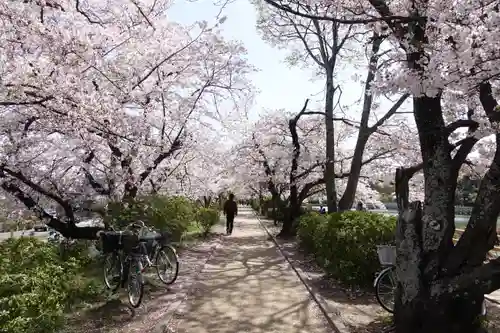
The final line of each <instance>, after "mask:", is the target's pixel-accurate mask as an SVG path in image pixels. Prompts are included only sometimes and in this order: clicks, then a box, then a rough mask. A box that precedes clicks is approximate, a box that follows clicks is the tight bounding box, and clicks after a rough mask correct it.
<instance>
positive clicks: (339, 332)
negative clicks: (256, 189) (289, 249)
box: [253, 211, 350, 333]
mask: <svg viewBox="0 0 500 333" xmlns="http://www.w3.org/2000/svg"><path fill="white" fill-rule="evenodd" d="M253 213H254V214H255V216H256V217H257V220H258V221H259V225H260V227H261V228H262V229H264V230H265V232H266V233H267V234H268V235H269V238H271V240H272V241H273V243H274V245H275V246H276V248H277V249H278V251H279V252H280V253H281V255H282V256H283V258H285V260H286V261H287V262H288V264H289V265H290V267H291V268H292V270H293V271H294V272H295V274H296V275H297V277H298V278H299V280H300V282H301V283H302V284H303V285H304V287H306V289H307V291H308V292H309V294H310V295H311V297H312V299H313V300H314V302H315V303H316V304H317V305H318V307H319V308H320V310H321V312H322V314H323V316H324V317H325V319H326V320H327V321H328V324H329V325H330V328H331V329H332V331H333V332H335V333H350V330H349V329H348V328H347V327H346V326H345V325H344V324H343V323H342V322H339V321H338V320H335V319H334V318H332V317H333V316H331V315H330V313H331V312H334V311H331V309H330V306H329V305H328V303H327V302H326V300H325V299H324V297H323V296H321V295H320V294H319V293H318V292H316V291H315V290H314V288H312V287H311V286H309V284H308V283H307V282H306V281H307V280H308V278H307V277H306V274H305V273H304V272H303V271H302V270H301V269H300V268H297V267H295V266H294V265H293V264H292V261H291V260H290V258H289V257H288V256H287V255H286V253H285V252H284V251H283V249H282V248H281V246H280V244H279V243H278V241H277V240H276V237H275V236H274V235H273V234H272V233H271V232H270V231H269V229H267V227H266V226H265V225H264V223H262V219H261V217H260V216H259V215H258V214H256V213H255V211H254V212H253Z"/></svg>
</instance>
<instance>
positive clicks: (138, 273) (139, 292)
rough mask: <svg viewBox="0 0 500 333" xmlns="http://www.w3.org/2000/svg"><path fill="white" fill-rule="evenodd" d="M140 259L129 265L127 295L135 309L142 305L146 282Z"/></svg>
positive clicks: (133, 260) (132, 261)
mask: <svg viewBox="0 0 500 333" xmlns="http://www.w3.org/2000/svg"><path fill="white" fill-rule="evenodd" d="M139 260H140V259H138V258H137V259H132V260H131V262H130V265H129V273H128V283H127V294H128V302H129V303H130V305H131V306H132V307H133V308H137V307H139V306H140V305H141V302H142V297H143V296H144V280H143V276H142V267H141V266H142V265H141V264H140V261H139Z"/></svg>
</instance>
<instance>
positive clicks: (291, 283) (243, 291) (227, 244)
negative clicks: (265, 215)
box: [155, 209, 332, 333]
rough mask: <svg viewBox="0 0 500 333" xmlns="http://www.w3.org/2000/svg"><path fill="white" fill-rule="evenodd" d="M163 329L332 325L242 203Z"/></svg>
mask: <svg viewBox="0 0 500 333" xmlns="http://www.w3.org/2000/svg"><path fill="white" fill-rule="evenodd" d="M161 331H163V332H179V333H187V332H189V333H223V332H227V333H235V332H246V333H260V332H266V333H273V332H280V333H281V332H283V333H285V332H286V333H299V332H301V333H302V332H303V333H306V332H307V333H324V332H332V328H331V327H330V326H329V324H328V322H327V321H326V319H325V318H324V317H323V315H322V313H321V312H320V309H319V307H318V306H317V304H316V303H314V301H313V300H312V299H311V298H310V295H309V293H308V292H307V289H306V288H305V287H304V285H303V284H302V283H301V282H300V280H299V279H298V277H297V275H296V274H295V273H294V271H293V270H292V269H291V267H290V266H289V264H288V263H287V262H286V260H285V259H284V258H283V256H282V255H281V254H280V253H279V252H278V250H277V249H276V247H275V246H274V244H273V243H272V242H271V241H269V240H268V239H267V234H266V233H265V231H264V230H263V229H262V228H261V227H260V225H259V222H258V220H257V219H256V218H255V217H254V216H253V214H252V212H251V211H250V210H249V209H243V210H242V212H241V213H240V215H239V216H238V217H237V218H236V220H235V230H234V231H233V234H232V235H231V236H228V237H227V238H226V239H225V240H224V241H223V243H222V245H221V246H220V247H219V248H218V249H217V250H216V251H215V253H214V255H213V256H212V258H211V259H210V260H209V261H208V263H207V264H206V265H205V268H204V269H203V270H202V272H201V273H200V275H198V278H197V282H196V283H195V288H194V289H193V290H192V291H191V293H190V294H189V295H188V298H187V300H186V301H185V302H184V303H183V304H182V305H181V307H180V308H179V309H178V310H177V311H176V313H175V314H174V317H173V320H172V321H171V322H170V323H169V325H168V329H162V330H161ZM161 331H159V330H155V333H157V332H161Z"/></svg>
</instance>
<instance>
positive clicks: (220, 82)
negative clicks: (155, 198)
mask: <svg viewBox="0 0 500 333" xmlns="http://www.w3.org/2000/svg"><path fill="white" fill-rule="evenodd" d="M167 9H168V2H161V1H132V2H130V3H127V4H122V3H120V4H118V3H115V2H114V1H112V0H110V1H106V2H97V1H96V2H94V1H90V2H87V3H86V5H85V6H83V5H82V4H80V3H79V2H78V1H77V2H76V3H75V2H73V1H58V2H43V3H42V2H40V3H38V2H27V3H24V2H18V1H12V2H6V3H2V4H0V16H1V17H2V21H1V23H0V40H1V42H2V45H3V47H4V50H5V52H3V53H2V55H1V56H0V64H1V65H0V69H1V81H0V85H1V89H0V91H1V92H0V109H1V110H2V114H3V117H4V122H3V123H2V125H1V128H0V133H1V134H0V137H1V138H2V143H3V145H2V152H1V158H2V161H1V162H2V163H1V165H0V176H1V178H2V184H1V185H0V186H1V187H2V189H4V190H5V191H6V192H8V193H10V194H11V195H13V196H15V197H16V198H17V199H19V200H20V201H21V202H23V203H24V205H25V206H26V207H27V208H29V209H31V210H33V211H35V212H36V214H37V215H38V216H39V217H40V218H43V219H44V220H45V221H47V222H48V225H49V226H51V227H53V228H55V229H57V230H58V231H60V232H61V233H62V234H63V235H64V236H67V237H74V238H93V237H95V232H96V230H97V229H96V228H77V227H76V226H75V222H76V218H75V215H74V208H75V207H74V206H75V203H74V201H75V200H74V198H78V200H82V198H85V197H89V198H91V197H93V196H95V195H97V194H99V195H104V196H107V197H108V198H109V199H110V200H130V199H133V198H134V197H136V196H137V195H138V193H141V192H151V191H153V192H155V191H158V190H160V189H161V185H162V184H163V183H165V182H166V179H177V180H178V181H180V180H182V177H183V171H184V170H182V168H180V165H182V164H185V163H186V162H187V160H188V159H189V158H190V156H189V155H190V154H191V155H193V152H195V151H197V150H196V143H197V142H198V141H197V140H198V139H199V134H200V133H199V132H198V131H199V127H198V126H197V124H199V123H207V122H217V121H219V120H221V119H224V118H225V117H226V116H227V115H228V114H229V113H231V112H234V110H237V109H238V107H237V106H238V104H239V103H240V102H241V101H242V100H244V99H245V98H246V95H247V94H248V92H249V89H250V88H251V87H250V85H249V84H248V82H247V80H246V73H248V72H249V71H251V70H252V68H251V67H250V66H248V65H247V63H246V62H245V60H244V59H243V58H242V57H241V56H242V55H243V54H244V52H245V50H244V48H243V47H242V46H241V45H240V44H238V43H235V42H232V41H226V40H224V39H223V38H222V37H221V35H220V27H219V26H220V24H221V23H220V22H219V23H216V24H215V26H212V27H209V26H207V24H206V23H205V22H199V23H197V24H196V25H195V26H191V27H184V26H181V25H179V24H176V23H174V22H171V21H169V20H168V19H167V17H166V11H167ZM220 105H224V106H226V107H225V108H224V109H221V108H219V107H216V106H220ZM187 148H188V149H190V151H191V152H190V154H189V153H188V152H186V149H187ZM191 157H192V156H191ZM181 171H182V172H181ZM41 198H45V199H49V200H50V201H52V202H53V204H55V205H59V206H61V207H62V208H63V209H62V210H63V211H64V218H58V217H56V216H53V215H51V214H48V213H47V211H46V210H45V209H44V207H42V206H41V205H40V204H39V202H40V200H41Z"/></svg>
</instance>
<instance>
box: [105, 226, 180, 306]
mask: <svg viewBox="0 0 500 333" xmlns="http://www.w3.org/2000/svg"><path fill="white" fill-rule="evenodd" d="M139 227H140V228H144V224H134V225H133V226H132V229H134V228H136V229H137V228H139ZM100 237H101V240H102V249H103V253H104V254H105V258H104V267H103V270H104V272H103V273H104V282H105V284H106V287H107V288H108V289H110V290H112V291H113V292H114V291H116V290H118V288H120V287H122V288H125V284H127V292H128V299H129V303H130V305H131V306H132V307H134V308H136V307H139V305H140V304H141V301H142V297H143V293H144V276H143V272H144V271H145V270H146V269H147V268H148V267H156V272H157V275H158V277H159V278H160V280H161V281H162V282H163V283H165V284H172V283H174V282H175V280H176V279H177V275H178V273H179V260H178V257H177V253H176V251H175V249H174V248H173V247H172V246H171V245H168V244H164V243H165V240H166V237H165V236H164V235H159V234H155V235H152V236H149V235H146V236H144V235H143V236H139V235H138V234H137V233H134V232H133V231H132V230H126V231H105V232H101V234H100ZM148 245H149V247H150V249H149V250H150V251H148ZM151 258H152V259H153V261H154V264H153V261H152V260H151ZM169 269H170V270H171V271H172V274H171V275H170V276H168V275H167V270H169Z"/></svg>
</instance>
